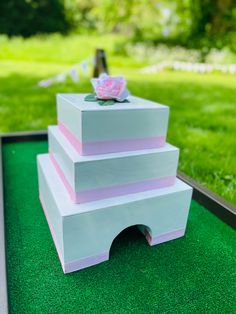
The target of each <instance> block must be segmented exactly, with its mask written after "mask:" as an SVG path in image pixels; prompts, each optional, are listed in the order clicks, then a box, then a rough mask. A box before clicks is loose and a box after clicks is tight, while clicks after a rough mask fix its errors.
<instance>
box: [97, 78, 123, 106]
mask: <svg viewBox="0 0 236 314" xmlns="http://www.w3.org/2000/svg"><path fill="white" fill-rule="evenodd" d="M91 83H92V85H93V88H94V90H95V93H96V96H97V98H99V99H115V100H117V101H120V102H122V101H124V100H125V99H126V98H127V97H128V96H129V92H128V90H127V89H126V80H125V79H124V78H123V77H121V76H117V77H111V76H108V75H107V74H101V75H100V76H99V78H93V79H91Z"/></svg>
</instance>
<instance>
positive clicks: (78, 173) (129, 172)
mask: <svg viewBox="0 0 236 314" xmlns="http://www.w3.org/2000/svg"><path fill="white" fill-rule="evenodd" d="M48 136H49V152H50V157H51V160H52V162H53V164H54V166H55V168H56V170H57V172H58V174H59V176H60V178H61V180H62V181H63V183H64V186H65V188H66V190H67V192H68V193H69V195H70V197H71V199H72V201H73V202H74V203H85V202H91V201H95V200H100V199H105V198H111V197H116V196H121V195H126V194H132V193H138V192H143V191H147V190H154V189H158V188H163V187H168V186H171V185H173V184H174V183H175V179H176V172H177V166H178V158H179V149H178V148H176V147H174V146H172V145H170V144H166V145H165V146H164V147H162V148H159V149H147V150H141V151H135V152H122V153H111V154H105V155H95V156H81V155H79V154H78V152H77V151H76V150H75V149H74V147H73V146H72V145H71V144H70V142H69V141H68V140H67V139H66V138H65V137H64V135H63V134H62V133H61V131H60V130H59V128H58V127H57V126H50V127H49V128H48Z"/></svg>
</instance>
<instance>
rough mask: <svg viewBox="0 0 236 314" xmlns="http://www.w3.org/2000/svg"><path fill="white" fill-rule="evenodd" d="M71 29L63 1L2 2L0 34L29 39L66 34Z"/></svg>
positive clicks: (0, 7) (19, 0)
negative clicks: (59, 33) (41, 35)
mask: <svg viewBox="0 0 236 314" xmlns="http://www.w3.org/2000/svg"><path fill="white" fill-rule="evenodd" d="M69 27H70V24H69V22H68V21H67V20H66V15H65V7H64V4H63V1H62V0H40V1H37V0H7V1H0V33H3V34H7V35H9V36H16V35H21V36H23V37H29V36H31V35H34V34H37V33H53V32H61V33H65V32H66V31H67V30H68V29H69Z"/></svg>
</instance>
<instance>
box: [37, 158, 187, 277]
mask: <svg viewBox="0 0 236 314" xmlns="http://www.w3.org/2000/svg"><path fill="white" fill-rule="evenodd" d="M38 178H39V193H40V199H41V202H42V205H43V208H44V211H45V216H46V218H47V221H48V224H49V227H50V230H51V233H52V237H53V239H54V243H55V246H56V248H57V252H58V255H59V258H60V261H61V264H62V268H63V271H64V272H65V273H68V272H72V271H76V270H79V269H82V268H85V267H89V266H92V265H95V264H98V263H101V262H103V261H105V260H108V259H109V251H110V247H111V244H112V242H113V240H114V238H115V237H116V236H117V235H118V234H119V233H120V232H121V231H123V230H124V229H126V228H128V227H130V226H134V225H137V226H138V227H139V229H140V230H141V231H142V232H143V233H144V235H145V236H146V238H147V240H148V242H149V244H150V245H155V244H159V243H162V242H166V241H169V240H173V239H176V238H179V237H181V236H183V235H184V233H185V228H186V224H187V218H188V212H189V206H190V202H191V196H192V188H191V187H190V186H188V185H187V184H185V183H183V182H181V181H180V180H178V179H177V181H176V183H175V185H173V186H171V187H168V188H163V189H158V190H153V191H147V192H142V193H137V194H132V195H125V196H120V197H115V198H112V199H106V200H101V201H96V202H90V203H85V204H73V203H72V202H71V200H70V198H69V196H68V194H67V193H66V191H65V188H64V185H63V184H62V182H61V180H60V179H59V177H58V174H57V172H56V170H55V168H54V167H53V165H52V163H51V161H50V158H49V155H48V154H45V155H40V156H38Z"/></svg>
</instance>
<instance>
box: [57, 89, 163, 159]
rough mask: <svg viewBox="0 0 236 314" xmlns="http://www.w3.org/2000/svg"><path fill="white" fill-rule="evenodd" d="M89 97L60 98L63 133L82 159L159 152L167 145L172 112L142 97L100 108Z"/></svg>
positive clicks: (58, 98) (75, 95)
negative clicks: (150, 150) (148, 150)
mask: <svg viewBox="0 0 236 314" xmlns="http://www.w3.org/2000/svg"><path fill="white" fill-rule="evenodd" d="M85 96H86V94H58V95H57V116H58V124H59V128H60V130H61V131H62V132H63V134H64V135H65V136H66V138H67V139H68V140H69V141H70V143H71V144H72V145H73V146H74V148H75V149H76V150H77V152H78V153H79V154H80V155H97V154H106V153H114V152H122V151H135V150H142V149H151V148H159V147H162V146H164V145H165V140H166V132H167V126H168V117H169V108H168V107H167V106H164V105H160V104H158V103H155V102H152V101H148V100H145V99H142V98H139V97H134V96H130V97H129V98H128V100H129V102H128V103H118V102H116V103H115V104H114V105H112V106H101V105H99V104H98V103H97V102H88V101H85V100H84V98H85Z"/></svg>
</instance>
